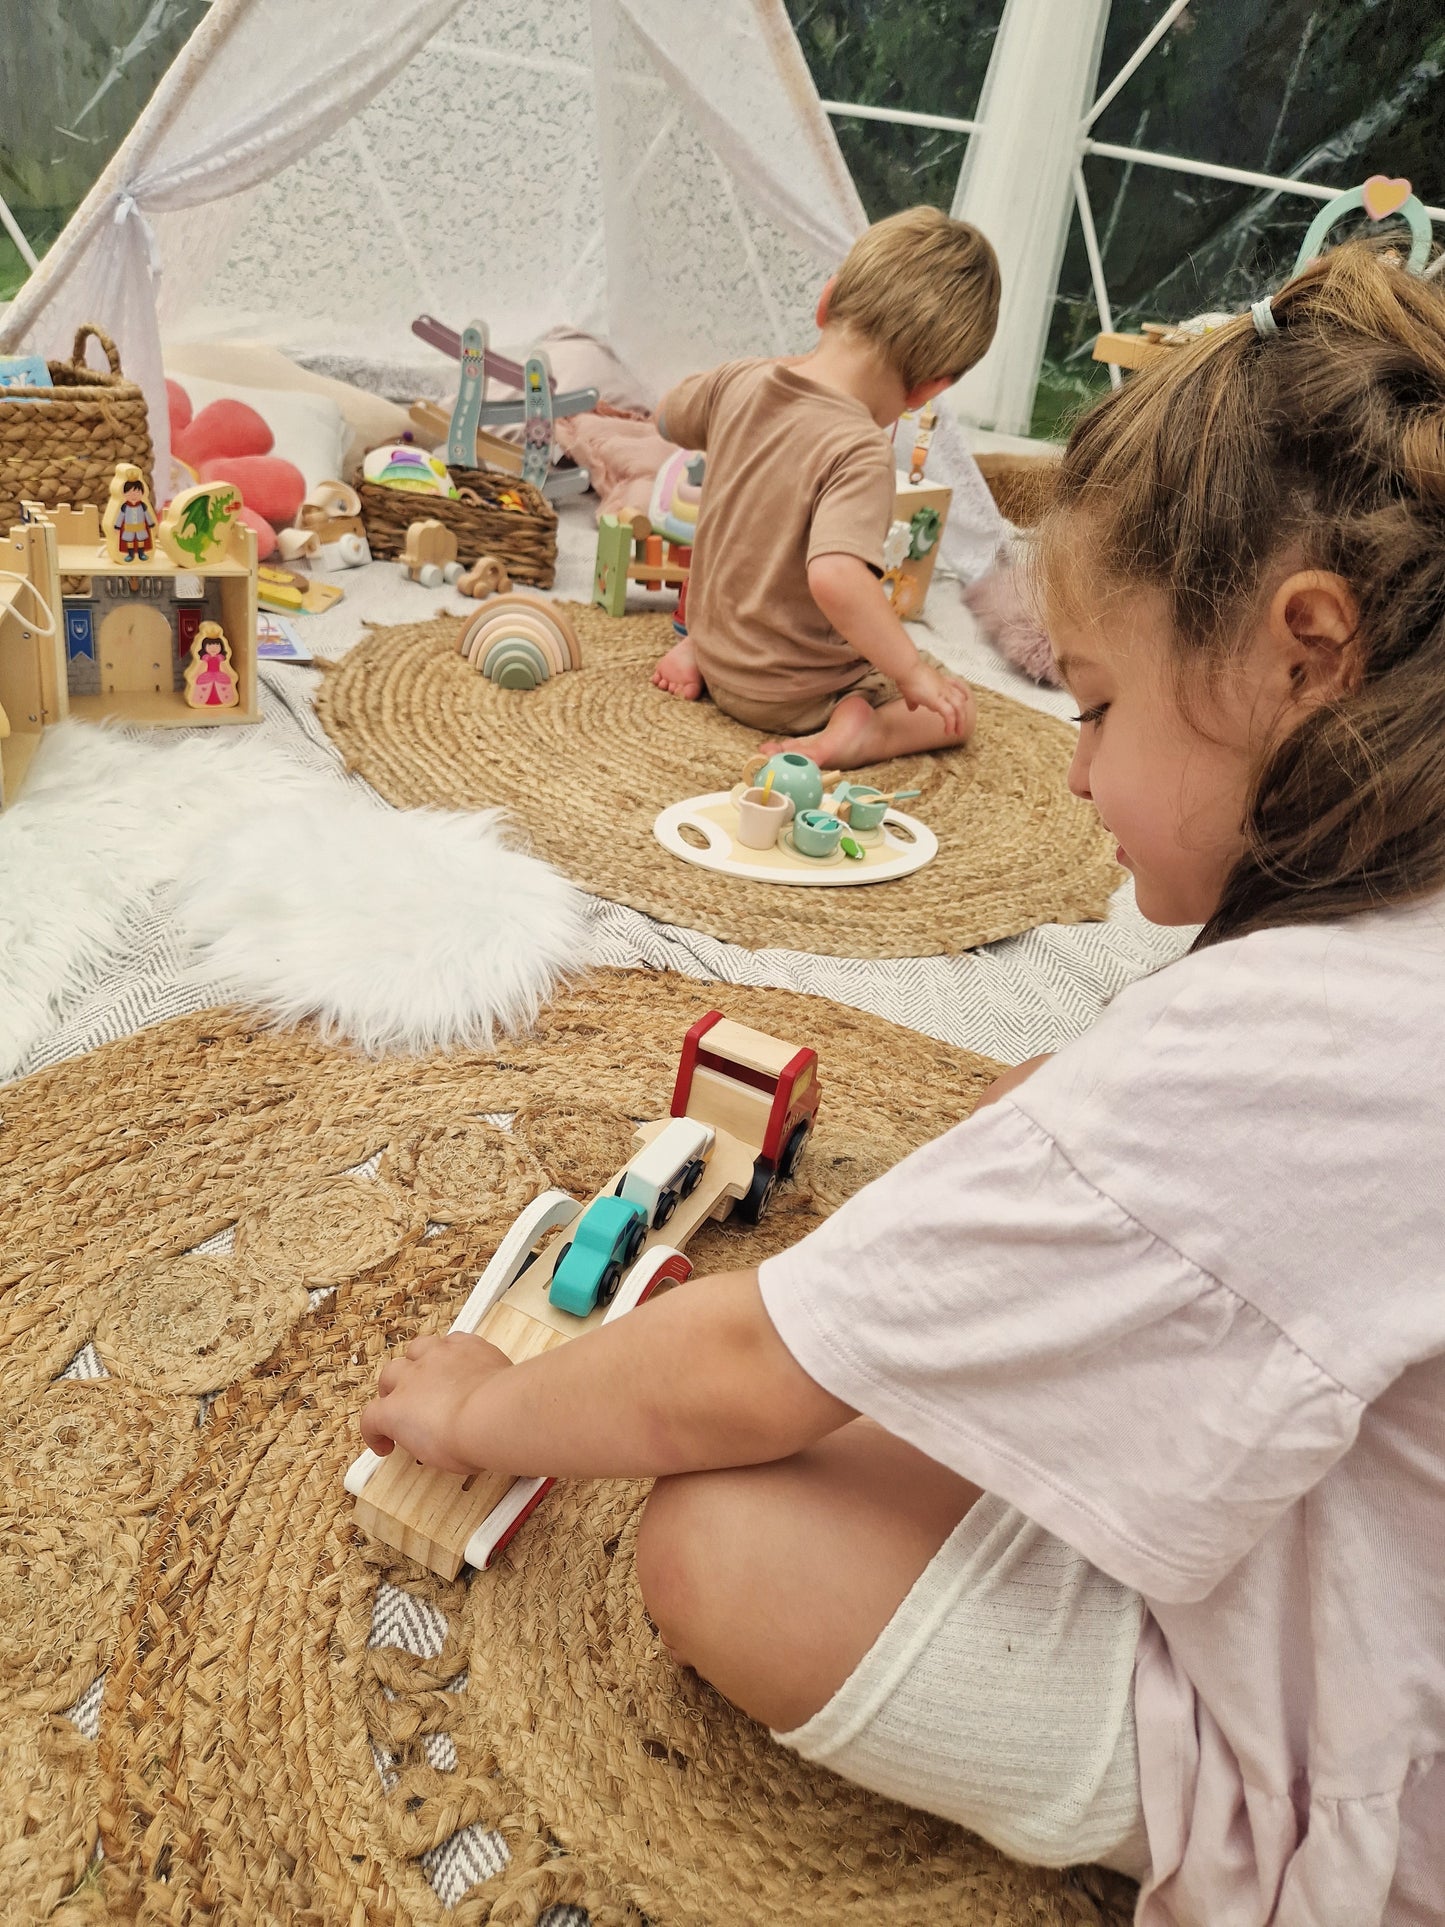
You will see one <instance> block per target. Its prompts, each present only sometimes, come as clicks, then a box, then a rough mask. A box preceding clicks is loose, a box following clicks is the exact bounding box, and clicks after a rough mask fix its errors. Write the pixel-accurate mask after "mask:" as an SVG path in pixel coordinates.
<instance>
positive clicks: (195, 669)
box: [186, 622, 240, 709]
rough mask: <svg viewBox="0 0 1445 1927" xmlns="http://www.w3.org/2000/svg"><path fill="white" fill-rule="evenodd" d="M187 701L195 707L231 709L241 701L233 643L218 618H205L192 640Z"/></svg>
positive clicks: (187, 679) (187, 674)
mask: <svg viewBox="0 0 1445 1927" xmlns="http://www.w3.org/2000/svg"><path fill="white" fill-rule="evenodd" d="M186 701H187V702H188V703H189V704H190V705H191V707H192V709H232V708H234V707H235V705H236V704H237V703H238V702H239V701H240V693H239V691H238V690H237V688H236V672H235V670H234V669H233V668H232V666H231V645H230V643H229V642H227V640H226V636H225V632H224V631H223V630H222V628H221V626H220V624H219V623H217V622H203V623H202V624H201V626H200V628H199V629H198V630H197V631H196V633H195V636H194V638H193V640H192V642H191V661H190V666H189V667H188V668H187V670H186Z"/></svg>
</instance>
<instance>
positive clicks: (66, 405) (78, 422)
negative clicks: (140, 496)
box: [0, 326, 155, 530]
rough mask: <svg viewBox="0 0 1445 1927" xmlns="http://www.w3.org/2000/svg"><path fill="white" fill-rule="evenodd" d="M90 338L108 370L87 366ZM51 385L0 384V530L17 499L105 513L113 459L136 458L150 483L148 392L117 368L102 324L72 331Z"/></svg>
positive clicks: (14, 512)
mask: <svg viewBox="0 0 1445 1927" xmlns="http://www.w3.org/2000/svg"><path fill="white" fill-rule="evenodd" d="M87 335H94V336H95V338H96V340H97V341H98V342H99V343H100V345H101V347H102V348H104V350H105V354H106V359H107V361H109V363H110V373H109V374H108V375H101V374H97V373H96V371H95V369H93V368H87V367H86V365H85V360H84V356H85V339H86V336H87ZM50 379H51V380H52V381H53V382H54V384H55V386H54V387H53V388H6V389H0V530H3V529H8V528H9V527H10V526H11V524H12V523H14V522H18V521H19V520H20V504H21V502H22V500H24V501H31V502H44V503H45V504H46V506H47V507H54V506H55V504H56V503H58V502H69V503H70V505H71V507H72V508H78V507H79V506H80V504H81V503H82V502H94V503H95V505H96V507H97V508H99V509H101V510H103V509H104V508H105V505H106V502H107V500H108V499H109V496H110V485H111V481H112V479H113V477H114V475H115V465H116V463H117V462H134V463H135V465H136V467H137V468H138V469H140V470H141V471H142V473H143V474H144V475H145V478H146V483H147V486H149V484H150V479H151V467H152V464H153V462H154V459H155V457H154V455H153V453H152V450H151V434H150V421H149V418H148V416H147V414H146V403H145V396H144V395H143V394H142V393H141V391H140V389H139V388H138V387H137V386H136V384H135V383H134V382H133V381H127V380H126V379H125V377H124V375H122V374H121V372H120V356H119V355H118V354H117V353H116V347H115V343H114V342H113V341H112V340H111V338H110V336H109V335H108V334H106V333H104V331H103V330H102V329H100V328H96V327H93V326H86V327H83V328H78V329H77V330H76V333H75V347H74V348H73V349H72V350H71V358H70V360H69V361H52V362H51V363H50Z"/></svg>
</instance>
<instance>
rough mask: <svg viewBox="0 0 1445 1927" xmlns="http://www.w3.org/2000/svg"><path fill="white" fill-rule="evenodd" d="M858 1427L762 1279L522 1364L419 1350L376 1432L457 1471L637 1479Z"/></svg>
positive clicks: (480, 1345)
mask: <svg viewBox="0 0 1445 1927" xmlns="http://www.w3.org/2000/svg"><path fill="white" fill-rule="evenodd" d="M855 1416H856V1415H855V1413H854V1412H853V1410H852V1408H851V1407H850V1406H847V1405H845V1404H843V1402H842V1401H841V1400H840V1399H836V1398H834V1397H833V1396H832V1395H831V1393H828V1392H825V1391H824V1390H823V1388H822V1387H821V1386H820V1385H818V1384H816V1383H815V1381H814V1380H813V1379H811V1378H809V1376H808V1374H807V1373H806V1372H805V1371H804V1370H803V1368H802V1367H801V1365H799V1364H798V1363H797V1362H796V1361H795V1360H794V1358H793V1355H792V1353H791V1352H790V1351H789V1350H788V1349H787V1347H786V1346H785V1345H784V1344H783V1341H782V1340H781V1339H780V1338H779V1337H778V1334H777V1332H776V1330H775V1329H774V1327H773V1323H772V1320H771V1319H770V1318H769V1317H768V1314H767V1312H766V1310H765V1309H764V1307H763V1300H762V1293H761V1292H760V1290H759V1288H758V1274H757V1272H756V1271H738V1272H729V1273H726V1274H724V1275H723V1276H721V1277H716V1278H708V1279H703V1280H697V1281H694V1282H693V1283H692V1284H689V1285H685V1286H681V1287H679V1288H677V1289H675V1290H672V1291H669V1292H666V1293H665V1294H664V1295H663V1296H662V1297H660V1298H658V1299H656V1300H655V1301H654V1302H652V1303H651V1304H647V1305H642V1306H640V1307H639V1308H638V1309H637V1310H636V1311H635V1312H629V1313H628V1315H627V1316H626V1317H625V1318H621V1319H619V1320H618V1321H617V1323H616V1324H613V1325H606V1326H603V1327H600V1328H599V1329H597V1330H594V1331H590V1332H586V1333H584V1334H583V1335H582V1336H581V1337H580V1338H574V1339H572V1340H570V1341H569V1342H568V1343H567V1344H565V1345H557V1346H554V1347H553V1349H552V1350H551V1351H549V1352H544V1353H543V1354H542V1355H541V1356H540V1357H538V1358H530V1359H528V1360H526V1361H525V1363H523V1364H521V1365H513V1364H511V1363H509V1361H508V1360H507V1359H506V1357H505V1356H504V1355H503V1354H502V1353H501V1352H499V1351H498V1350H497V1349H496V1347H495V1346H493V1345H489V1344H487V1343H486V1341H485V1340H484V1339H481V1338H477V1337H475V1336H474V1335H472V1334H471V1333H464V1332H452V1333H448V1334H447V1335H446V1336H445V1337H436V1338H418V1339H413V1340H412V1342H411V1344H410V1345H408V1346H407V1348H406V1355H405V1356H404V1357H401V1358H394V1359H392V1360H391V1361H390V1362H389V1363H388V1364H387V1365H386V1366H385V1367H384V1368H383V1370H382V1374H381V1379H380V1382H379V1384H378V1387H377V1396H376V1397H375V1398H374V1399H373V1400H372V1402H371V1404H370V1405H368V1406H367V1408H366V1410H365V1411H364V1412H363V1413H362V1417H361V1430H362V1435H363V1437H364V1438H365V1440H366V1442H367V1444H368V1445H369V1446H370V1447H371V1448H372V1450H373V1451H376V1452H380V1453H383V1454H385V1453H387V1452H390V1450H391V1448H392V1445H393V1443H395V1444H396V1445H399V1446H400V1447H401V1449H402V1450H403V1451H404V1452H407V1453H409V1454H411V1456H413V1457H414V1458H418V1459H420V1460H422V1461H423V1462H424V1463H425V1464H428V1465H435V1466H440V1467H441V1468H442V1469H443V1470H445V1471H452V1472H463V1471H468V1472H469V1471H475V1470H478V1469H480V1468H483V1467H485V1468H486V1469H487V1470H488V1471H492V1472H510V1473H513V1474H516V1475H517V1476H519V1477H520V1476H525V1477H540V1476H543V1475H547V1474H550V1475H552V1476H554V1477H558V1478H635V1477H651V1476H654V1475H656V1476H659V1477H660V1476H662V1475H663V1474H665V1473H670V1472H696V1471H704V1470H709V1469H712V1468H715V1467H718V1466H731V1465H755V1464H759V1463H761V1462H763V1461H764V1460H768V1459H778V1458H785V1457H786V1456H787V1455H788V1454H789V1453H792V1452H797V1451H800V1450H801V1449H802V1448H803V1447H804V1446H805V1445H810V1444H812V1443H813V1441H814V1440H816V1439H820V1438H822V1437H823V1436H824V1434H825V1433H828V1432H833V1431H836V1430H837V1428H838V1427H839V1426H840V1425H844V1424H846V1423H847V1421H848V1420H849V1419H851V1418H853V1417H855Z"/></svg>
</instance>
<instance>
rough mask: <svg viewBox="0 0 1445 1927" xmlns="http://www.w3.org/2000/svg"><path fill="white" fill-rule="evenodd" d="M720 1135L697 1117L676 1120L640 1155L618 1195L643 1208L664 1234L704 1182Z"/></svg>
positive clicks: (620, 1183) (624, 1177) (619, 1184)
mask: <svg viewBox="0 0 1445 1927" xmlns="http://www.w3.org/2000/svg"><path fill="white" fill-rule="evenodd" d="M716 1137H717V1132H716V1131H715V1130H714V1129H713V1128H712V1126H711V1125H710V1124H699V1123H698V1121H697V1119H696V1118H694V1117H675V1118H674V1119H673V1120H672V1122H671V1123H670V1124H669V1125H667V1126H666V1127H665V1129H663V1130H662V1131H660V1132H659V1133H658V1135H657V1136H656V1137H655V1138H654V1139H653V1140H652V1142H651V1144H649V1145H648V1146H647V1148H646V1150H644V1151H641V1152H639V1154H638V1155H637V1156H636V1157H635V1158H633V1160H632V1162H631V1163H630V1164H629V1165H628V1167H627V1169H626V1170H625V1171H624V1172H623V1174H622V1176H621V1177H620V1178H619V1179H618V1182H617V1195H618V1197H619V1198H625V1199H626V1200H627V1201H628V1203H630V1204H640V1205H641V1206H642V1208H643V1210H644V1211H645V1212H646V1213H647V1222H648V1223H649V1224H650V1225H651V1226H652V1228H653V1230H654V1231H660V1230H661V1229H662V1227H663V1225H665V1224H666V1223H667V1221H668V1219H669V1218H670V1217H671V1216H672V1214H673V1212H674V1211H676V1209H677V1207H678V1202H679V1200H680V1199H682V1198H690V1197H691V1196H692V1194H693V1192H694V1191H695V1190H696V1189H697V1187H698V1185H699V1184H700V1183H701V1182H702V1174H703V1172H704V1171H705V1170H706V1168H707V1161H708V1159H709V1157H710V1156H711V1155H712V1147H713V1143H714V1141H715V1139H716Z"/></svg>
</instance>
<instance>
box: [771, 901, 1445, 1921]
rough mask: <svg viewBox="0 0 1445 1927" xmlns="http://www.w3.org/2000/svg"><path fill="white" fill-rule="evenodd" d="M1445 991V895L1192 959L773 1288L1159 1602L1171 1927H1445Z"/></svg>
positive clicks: (806, 1361)
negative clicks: (1444, 1093)
mask: <svg viewBox="0 0 1445 1927" xmlns="http://www.w3.org/2000/svg"><path fill="white" fill-rule="evenodd" d="M1442 984H1445V896H1435V897H1432V898H1429V899H1426V900H1424V901H1422V902H1419V903H1416V904H1413V905H1408V906H1405V907H1402V908H1399V909H1395V910H1389V911H1382V912H1376V913H1369V914H1365V915H1360V916H1355V917H1349V918H1345V919H1341V920H1340V921H1338V922H1332V923H1318V924H1313V925H1301V926H1296V927H1295V928H1292V929H1291V928H1281V929H1273V930H1261V931H1257V932H1255V933H1254V934H1252V935H1250V936H1246V937H1242V938H1238V939H1236V940H1234V941H1233V942H1228V943H1220V944H1218V945H1216V946H1214V947H1213V948H1212V949H1207V950H1201V951H1197V952H1194V953H1192V954H1191V955H1189V956H1187V957H1185V958H1184V959H1183V960H1182V961H1180V962H1178V963H1174V964H1171V965H1170V966H1169V967H1168V968H1167V969H1165V970H1161V971H1159V972H1158V973H1157V974H1156V975H1155V976H1153V977H1148V978H1145V979H1144V980H1143V981H1142V982H1140V983H1135V984H1131V985H1130V986H1129V987H1128V988H1127V989H1126V990H1124V991H1122V992H1121V993H1120V994H1119V995H1118V996H1117V997H1116V998H1115V999H1114V1001H1113V1003H1112V1004H1111V1005H1110V1006H1109V1008H1108V1009H1107V1010H1106V1011H1105V1012H1104V1014H1103V1016H1102V1017H1101V1018H1100V1019H1099V1021H1098V1023H1097V1024H1096V1025H1095V1026H1094V1028H1093V1029H1092V1030H1091V1031H1090V1032H1089V1033H1088V1034H1087V1035H1086V1036H1084V1037H1081V1038H1079V1039H1078V1040H1077V1042H1075V1043H1072V1044H1070V1045H1068V1046H1067V1047H1066V1048H1065V1049H1064V1050H1061V1051H1060V1052H1059V1054H1058V1055H1057V1056H1056V1057H1054V1058H1053V1059H1052V1060H1051V1061H1050V1062H1049V1063H1047V1064H1045V1065H1044V1066H1043V1068H1042V1069H1040V1070H1039V1071H1037V1072H1036V1073H1035V1074H1034V1075H1033V1076H1032V1077H1031V1078H1029V1079H1028V1081H1027V1082H1026V1083H1024V1084H1022V1085H1020V1086H1019V1087H1018V1088H1017V1089H1016V1090H1014V1091H1012V1092H1011V1093H1010V1094H1009V1096H1008V1097H1006V1098H1005V1099H1003V1100H1002V1101H1001V1102H1000V1103H998V1104H994V1105H991V1106H989V1107H988V1108H987V1109H986V1110H983V1111H980V1112H979V1113H978V1114H977V1116H975V1117H971V1118H970V1119H969V1120H968V1121H967V1122H966V1123H964V1124H960V1125H957V1126H956V1127H955V1128H954V1129H953V1130H951V1131H950V1132H948V1133H947V1134H946V1135H945V1136H943V1137H941V1138H938V1139H936V1140H935V1141H934V1142H933V1143H932V1144H929V1145H926V1146H925V1147H924V1148H923V1149H922V1150H920V1151H916V1152H915V1153H914V1154H913V1155H912V1156H911V1157H909V1158H907V1159H906V1160H905V1161H904V1162H903V1163H902V1164H900V1165H898V1166H897V1167H896V1168H895V1169H894V1170H892V1171H890V1172H888V1173H887V1175H886V1176H884V1177H882V1178H879V1179H878V1180H877V1182H876V1183H874V1184H871V1185H869V1186H868V1187H867V1189H866V1190H864V1191H861V1192H859V1193H858V1194H857V1195H856V1196H855V1197H853V1198H851V1199H849V1201H848V1202H847V1203H846V1204H845V1205H843V1206H842V1208H841V1209H840V1210H839V1211H837V1212H836V1213H835V1214H834V1215H833V1217H831V1218H830V1219H829V1220H828V1222H827V1223H826V1224H825V1225H823V1226H822V1227H821V1228H820V1229H819V1230H818V1231H815V1232H814V1233H813V1234H812V1236H811V1237H809V1238H806V1239H804V1240H803V1242H802V1243H801V1244H799V1245H795V1246H794V1247H793V1249H792V1250H791V1251H786V1252H784V1253H782V1254H781V1256H779V1257H775V1258H769V1259H768V1260H767V1261H766V1263H765V1264H764V1265H763V1267H762V1270H761V1283H762V1294H763V1302H764V1304H765V1305H766V1307H767V1310H768V1313H769V1315H770V1316H771V1318H772V1321H773V1323H774V1325H775V1326H776V1328H777V1330H778V1332H779V1334H780V1335H781V1337H782V1339H783V1342H784V1343H785V1344H786V1345H787V1347H788V1349H789V1350H790V1351H791V1352H792V1354H793V1356H794V1357H795V1358H796V1359H797V1360H798V1361H799V1363H800V1364H801V1365H802V1366H803V1368H804V1370H805V1371H807V1372H808V1373H809V1374H810V1375H811V1376H812V1377H813V1378H814V1379H816V1380H817V1382H818V1383H819V1384H820V1385H823V1386H825V1387H826V1388H827V1390H828V1391H830V1392H832V1393H834V1394H835V1396H837V1397H838V1398H841V1399H844V1400H845V1401H846V1402H847V1403H848V1404H849V1405H851V1406H853V1407H854V1408H855V1409H856V1410H858V1411H860V1412H865V1413H867V1414H868V1416H869V1417H870V1418H873V1419H876V1420H877V1421H878V1422H879V1423H880V1424H882V1425H884V1426H886V1427H887V1428H888V1430H889V1431H891V1432H893V1433H895V1434H897V1436H898V1437H900V1438H904V1439H907V1440H909V1441H910V1442H911V1443H912V1444H914V1445H916V1446H918V1447H919V1448H920V1449H921V1450H922V1451H923V1452H925V1453H927V1454H928V1455H929V1457H931V1458H933V1459H936V1460H938V1461H939V1462H940V1463H941V1464H943V1465H947V1466H951V1467H952V1468H953V1470H954V1471H956V1472H959V1473H961V1474H962V1475H963V1476H964V1477H965V1478H968V1479H971V1480H973V1481H974V1483H975V1484H977V1485H980V1486H982V1487H983V1488H984V1489H985V1490H987V1491H989V1492H993V1493H995V1494H997V1495H998V1496H999V1497H1000V1498H1002V1499H1006V1500H1008V1501H1009V1502H1010V1503H1011V1504H1013V1505H1015V1506H1017V1507H1019V1508H1020V1510H1022V1511H1023V1512H1025V1513H1026V1514H1027V1515H1028V1516H1029V1517H1030V1518H1032V1519H1034V1520H1037V1521H1038V1523H1039V1524H1041V1525H1043V1526H1046V1527H1047V1528H1048V1529H1049V1530H1050V1531H1052V1532H1054V1533H1055V1534H1057V1535H1058V1536H1059V1537H1060V1538H1062V1539H1064V1540H1065V1541H1067V1543H1068V1544H1070V1545H1072V1546H1073V1547H1075V1548H1076V1549H1077V1550H1078V1551H1080V1552H1082V1553H1083V1554H1084V1555H1085V1556H1086V1557H1087V1558H1089V1559H1091V1560H1092V1561H1093V1562H1094V1563H1095V1565H1097V1566H1100V1567H1102V1568H1103V1570H1104V1571H1105V1572H1108V1573H1111V1574H1113V1576H1114V1577H1115V1578H1116V1579H1119V1580H1122V1581H1123V1582H1124V1583H1125V1584H1127V1585H1130V1586H1133V1587H1134V1588H1135V1589H1136V1590H1137V1591H1139V1592H1140V1593H1142V1594H1143V1597H1144V1602H1145V1605H1146V1606H1147V1608H1148V1612H1147V1615H1146V1619H1145V1624H1144V1634H1143V1638H1142V1641H1141V1644H1140V1647H1139V1655H1138V1662H1137V1668H1136V1673H1135V1700H1134V1705H1135V1718H1136V1723H1137V1727H1138V1740H1139V1772H1140V1784H1141V1791H1142V1794H1143V1805H1144V1818H1145V1822H1146V1824H1147V1828H1148V1834H1149V1850H1150V1856H1151V1859H1152V1863H1153V1865H1152V1873H1151V1876H1150V1878H1149V1879H1148V1880H1147V1881H1146V1882H1145V1884H1144V1891H1143V1894H1142V1896H1141V1899H1140V1903H1139V1910H1138V1914H1137V1916H1136V1920H1137V1922H1138V1927H1375V1924H1376V1923H1385V1927H1439V1923H1441V1922H1442V1921H1445V1289H1442V1280H1445V1110H1442V1104H1441V1095H1440V1094H1441V1089H1442V1085H1445V997H1442V995H1441V986H1442ZM821 1073H822V1076H823V1078H824V1079H825V1080H826V1077H827V1062H826V1059H825V1060H824V1062H823V1064H822V1066H821ZM827 1101H828V1100H827V1096H826V1093H825V1095H824V1103H825V1104H826V1103H827Z"/></svg>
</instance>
